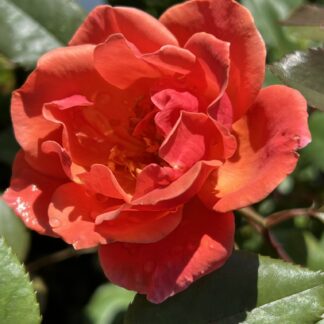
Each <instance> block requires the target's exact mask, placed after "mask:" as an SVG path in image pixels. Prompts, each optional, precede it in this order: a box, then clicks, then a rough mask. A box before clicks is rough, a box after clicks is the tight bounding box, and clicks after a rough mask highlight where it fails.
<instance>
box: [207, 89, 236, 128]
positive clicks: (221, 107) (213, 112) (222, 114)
mask: <svg viewBox="0 0 324 324" xmlns="http://www.w3.org/2000/svg"><path fill="white" fill-rule="evenodd" d="M208 114H209V116H211V117H212V118H214V119H215V120H217V121H218V122H219V123H220V124H222V125H224V126H225V127H227V128H231V127H232V123H233V107H232V103H231V101H230V99H229V97H228V95H227V94H226V93H225V94H224V95H223V97H222V98H221V99H220V100H219V101H217V102H215V103H214V104H212V105H210V107H209V109H208Z"/></svg>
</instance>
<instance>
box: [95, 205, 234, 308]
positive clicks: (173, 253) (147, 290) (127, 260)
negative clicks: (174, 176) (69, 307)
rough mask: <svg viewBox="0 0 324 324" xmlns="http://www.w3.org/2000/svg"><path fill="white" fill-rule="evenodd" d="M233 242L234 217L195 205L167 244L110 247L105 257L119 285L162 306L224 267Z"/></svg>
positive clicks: (104, 263) (109, 272) (104, 249)
mask: <svg viewBox="0 0 324 324" xmlns="http://www.w3.org/2000/svg"><path fill="white" fill-rule="evenodd" d="M233 236H234V217H233V215H232V214H231V213H229V214H219V213H216V212H213V211H211V210H208V209H206V207H204V206H203V205H202V204H201V203H200V202H199V201H198V200H194V201H192V202H191V203H189V204H187V205H186V206H185V208H184V215H183V219H182V222H181V223H180V225H179V226H178V227H177V228H176V229H175V230H174V231H173V232H172V233H171V234H169V235H168V236H167V237H165V238H164V239H163V240H161V241H159V242H156V243H152V244H125V243H112V244H108V245H104V246H101V247H100V248H99V257H100V261H101V265H102V267H103V269H104V272H105V274H106V276H107V277H108V278H109V280H111V281H112V282H113V283H115V284H118V285H120V286H122V287H125V288H127V289H131V290H136V291H138V292H139V293H142V294H146V295H147V299H148V300H150V301H151V302H153V303H161V302H162V301H164V300H165V299H167V298H168V297H170V296H172V295H174V294H176V293H178V292H180V291H182V290H184V289H186V288H187V287H188V286H189V285H190V284H191V283H192V282H193V281H195V280H197V279H199V278H200V277H202V276H204V275H206V274H208V273H209V272H211V271H214V270H215V269H217V268H219V267H221V266H222V265H223V264H224V262H225V261H226V260H227V258H228V257H229V256H230V254H231V253H232V247H233Z"/></svg>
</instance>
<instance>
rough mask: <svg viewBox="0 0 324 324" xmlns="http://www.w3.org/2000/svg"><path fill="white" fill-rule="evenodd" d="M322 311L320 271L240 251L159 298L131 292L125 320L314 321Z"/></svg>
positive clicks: (323, 277)
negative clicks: (186, 285) (169, 295)
mask: <svg viewBox="0 0 324 324" xmlns="http://www.w3.org/2000/svg"><path fill="white" fill-rule="evenodd" d="M323 313H324V273H321V272H313V271H311V270H308V269H305V268H301V267H299V266H295V265H292V264H289V263H286V262H283V261H280V260H275V259H271V258H268V257H262V256H257V255H254V254H250V253H247V252H243V251H240V252H235V253H234V254H233V256H232V257H231V258H230V259H229V261H228V262H227V263H226V264H225V266H224V267H222V268H221V269H219V270H217V271H215V272H213V273H211V274H209V275H208V276H206V277H203V278H201V279H200V280H198V281H197V282H195V283H194V284H193V285H192V286H191V287H190V288H189V289H187V290H185V291H184V292H182V293H180V294H178V295H176V296H174V297H172V298H169V299H168V300H166V301H165V302H164V303H162V304H159V305H155V304H151V303H149V302H148V301H147V300H146V299H145V297H144V296H142V295H137V296H136V298H135V300H134V301H133V303H132V304H131V305H130V307H129V309H128V312H127V314H126V321H125V323H127V324H141V323H154V324H160V323H161V324H162V323H163V324H169V323H170V324H171V323H177V324H185V323H195V324H206V323H217V324H225V323H226V324H232V323H247V324H252V323H262V324H264V323H265V324H267V323H269V324H270V323H271V324H272V323H315V322H316V321H319V320H320V319H321V315H322V314H323Z"/></svg>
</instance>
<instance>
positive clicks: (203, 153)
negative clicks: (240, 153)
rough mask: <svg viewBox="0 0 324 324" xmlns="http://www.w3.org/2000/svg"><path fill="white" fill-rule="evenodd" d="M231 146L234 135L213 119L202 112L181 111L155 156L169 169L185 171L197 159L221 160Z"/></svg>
mask: <svg viewBox="0 0 324 324" xmlns="http://www.w3.org/2000/svg"><path fill="white" fill-rule="evenodd" d="M235 149H236V140H235V138H234V136H232V135H231V134H229V132H228V131H226V130H224V129H223V127H221V126H220V125H219V124H218V123H217V122H215V121H214V120H213V119H211V118H209V117H208V116H207V115H205V114H201V113H189V112H186V111H183V112H182V113H181V117H180V119H179V120H178V122H177V124H176V125H175V127H174V128H173V130H172V132H171V133H170V134H169V136H168V137H167V138H166V139H165V141H164V142H163V143H162V145H161V147H160V150H159V155H160V157H161V158H162V159H163V160H164V161H166V162H167V163H169V164H170V165H171V166H172V167H173V168H175V169H180V170H187V169H189V168H190V167H191V166H192V165H193V164H194V163H196V162H198V161H201V160H206V161H212V160H225V159H227V158H229V157H230V156H232V155H233V154H234V152H235Z"/></svg>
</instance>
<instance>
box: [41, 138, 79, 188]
mask: <svg viewBox="0 0 324 324" xmlns="http://www.w3.org/2000/svg"><path fill="white" fill-rule="evenodd" d="M42 150H43V152H44V153H46V154H50V153H54V154H57V156H58V157H59V159H60V161H61V166H62V169H63V170H64V172H65V174H66V176H67V177H68V178H70V179H71V180H73V181H74V182H80V181H79V180H78V178H77V175H78V174H80V173H83V172H85V170H84V168H83V167H82V166H80V165H77V164H76V163H74V162H73V161H72V159H71V157H70V155H69V154H68V153H67V152H66V150H65V149H64V148H63V147H62V146H61V145H60V144H58V143H57V142H54V141H46V142H43V144H42Z"/></svg>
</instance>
